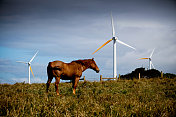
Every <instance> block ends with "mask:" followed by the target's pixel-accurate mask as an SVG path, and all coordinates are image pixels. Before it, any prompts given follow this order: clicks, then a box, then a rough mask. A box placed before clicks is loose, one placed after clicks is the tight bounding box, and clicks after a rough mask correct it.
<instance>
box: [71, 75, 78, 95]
mask: <svg viewBox="0 0 176 117" xmlns="http://www.w3.org/2000/svg"><path fill="white" fill-rule="evenodd" d="M78 82H79V77H76V78H74V79H73V81H72V87H73V94H74V95H75V92H76V87H77V84H78Z"/></svg>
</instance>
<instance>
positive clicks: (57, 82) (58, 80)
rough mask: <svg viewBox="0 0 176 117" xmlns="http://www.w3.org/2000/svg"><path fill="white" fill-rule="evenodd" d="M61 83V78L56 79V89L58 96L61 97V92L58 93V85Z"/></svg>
mask: <svg viewBox="0 0 176 117" xmlns="http://www.w3.org/2000/svg"><path fill="white" fill-rule="evenodd" d="M59 82H60V77H56V82H55V89H56V93H57V95H59V91H58V85H59Z"/></svg>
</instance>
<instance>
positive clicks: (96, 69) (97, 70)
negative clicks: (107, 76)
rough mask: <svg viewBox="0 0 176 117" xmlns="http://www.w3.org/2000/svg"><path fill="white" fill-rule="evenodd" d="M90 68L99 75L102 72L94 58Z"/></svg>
mask: <svg viewBox="0 0 176 117" xmlns="http://www.w3.org/2000/svg"><path fill="white" fill-rule="evenodd" d="M90 68H91V69H93V70H94V71H96V72H97V73H99V71H100V70H99V68H98V66H97V64H96V63H95V61H94V58H92V59H91V60H90Z"/></svg>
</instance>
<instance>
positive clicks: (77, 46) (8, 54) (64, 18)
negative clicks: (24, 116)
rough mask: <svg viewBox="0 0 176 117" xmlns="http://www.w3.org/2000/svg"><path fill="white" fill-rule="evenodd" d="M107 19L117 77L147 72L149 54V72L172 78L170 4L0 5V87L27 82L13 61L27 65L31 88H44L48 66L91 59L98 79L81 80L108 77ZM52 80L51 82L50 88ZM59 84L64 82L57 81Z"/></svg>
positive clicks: (9, 0)
mask: <svg viewBox="0 0 176 117" xmlns="http://www.w3.org/2000/svg"><path fill="white" fill-rule="evenodd" d="M111 13H112V15H113V19H114V26H115V34H116V36H118V38H119V40H121V41H123V42H125V43H127V44H129V45H131V46H133V47H135V48H136V50H133V49H131V48H128V47H126V46H124V45H121V44H119V43H117V74H122V75H123V74H127V73H130V72H131V71H133V70H134V69H135V68H138V67H144V68H146V69H147V68H148V60H138V59H139V58H142V57H149V56H150V54H151V52H152V50H153V49H154V48H155V51H154V53H153V56H152V62H153V64H154V66H155V68H156V69H157V70H159V71H163V72H164V73H174V74H176V67H175V66H176V53H175V51H176V1H175V0H1V1H0V83H9V84H14V83H16V82H28V67H27V65H26V64H22V63H17V62H16V61H25V62H27V61H29V60H30V59H31V58H32V56H33V55H34V54H35V52H36V51H37V50H39V53H38V54H37V56H36V57H35V59H34V60H33V61H32V64H31V67H32V69H33V72H34V75H35V78H34V77H33V76H32V74H31V82H32V83H46V82H47V72H46V67H47V65H48V62H51V61H55V60H61V61H63V62H67V63H68V62H71V61H73V60H77V59H89V58H94V59H95V61H96V63H97V65H98V67H99V69H100V73H98V74H97V73H96V72H95V71H93V70H91V69H88V70H86V71H85V72H84V73H83V76H86V80H89V81H99V77H100V75H103V77H112V73H113V65H112V64H113V59H112V58H113V47H112V46H113V45H112V42H111V43H109V44H108V45H106V46H105V47H103V48H102V49H101V50H99V51H98V52H97V53H95V54H94V55H92V53H93V52H94V51H95V50H96V49H97V48H99V47H100V46H101V45H102V44H103V43H105V42H106V41H107V40H109V39H111V38H112V28H111ZM54 81H55V80H53V82H54ZM61 82H64V81H61Z"/></svg>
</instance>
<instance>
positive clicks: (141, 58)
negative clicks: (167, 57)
mask: <svg viewBox="0 0 176 117" xmlns="http://www.w3.org/2000/svg"><path fill="white" fill-rule="evenodd" d="M141 59H149V58H140V59H139V60H141Z"/></svg>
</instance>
